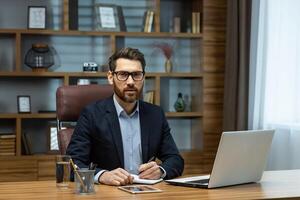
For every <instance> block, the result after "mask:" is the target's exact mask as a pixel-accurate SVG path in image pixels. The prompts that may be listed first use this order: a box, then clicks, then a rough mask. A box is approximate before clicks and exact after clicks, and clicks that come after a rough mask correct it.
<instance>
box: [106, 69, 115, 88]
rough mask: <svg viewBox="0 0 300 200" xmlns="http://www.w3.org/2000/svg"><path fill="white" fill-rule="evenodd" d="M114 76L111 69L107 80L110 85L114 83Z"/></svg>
mask: <svg viewBox="0 0 300 200" xmlns="http://www.w3.org/2000/svg"><path fill="white" fill-rule="evenodd" d="M113 78H114V75H113V73H112V72H111V71H108V72H107V80H108V83H109V84H110V85H113V84H114V81H113Z"/></svg>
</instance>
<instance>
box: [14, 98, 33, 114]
mask: <svg viewBox="0 0 300 200" xmlns="http://www.w3.org/2000/svg"><path fill="white" fill-rule="evenodd" d="M17 102H18V113H31V102H30V96H28V95H18V96H17Z"/></svg>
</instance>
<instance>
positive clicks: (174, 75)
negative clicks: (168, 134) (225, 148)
mask: <svg viewBox="0 0 300 200" xmlns="http://www.w3.org/2000/svg"><path fill="white" fill-rule="evenodd" d="M14 1H15V3H16V2H17V0H12V1H8V0H5V1H4V6H3V8H4V7H5V6H6V7H7V8H10V9H12V5H11V2H14ZM69 1H71V0H57V1H54V0H52V1H41V2H40V3H39V4H38V5H39V6H47V9H48V15H47V19H48V20H51V23H50V22H49V21H48V23H47V29H45V30H28V29H27V28H26V20H24V19H18V18H21V17H22V16H23V17H24V16H26V15H27V13H26V12H27V6H28V5H29V2H26V1H24V2H22V3H21V2H18V4H22V5H19V6H20V8H19V9H20V10H19V11H20V12H19V13H20V16H18V15H17V17H16V18H17V19H15V20H11V24H8V23H2V24H1V23H0V46H1V49H2V50H0V55H4V57H5V59H3V56H2V57H1V56H0V86H1V87H5V88H6V89H5V90H1V92H0V93H1V94H0V108H1V112H0V124H1V125H0V131H2V132H5V131H9V132H13V133H15V135H16V145H15V146H16V156H9V157H10V158H9V162H8V164H7V165H5V166H3V167H0V174H1V175H2V173H3V172H4V171H5V172H6V170H7V169H6V168H5V167H9V166H11V165H12V163H13V162H14V160H15V162H24V163H31V162H35V163H36V164H35V168H34V169H35V170H34V171H33V172H32V173H34V174H35V175H34V176H32V177H33V180H35V179H38V180H42V179H49V178H53V177H54V176H53V175H54V167H53V169H52V166H53V165H52V164H53V163H52V162H53V160H54V157H53V156H51V155H48V154H47V151H46V149H47V148H46V147H45V146H46V145H47V141H46V138H47V134H48V131H49V130H48V129H49V124H51V123H53V122H55V119H56V115H55V113H52V112H48V113H47V112H46V113H45V112H44V111H45V110H49V111H55V92H56V88H57V87H59V86H60V85H73V84H76V83H77V80H78V79H80V78H85V79H90V80H93V81H95V82H97V83H98V84H105V83H106V72H105V69H104V68H105V67H103V69H102V65H104V66H105V64H106V61H107V58H108V57H109V55H110V54H111V53H112V52H114V51H115V50H116V49H118V48H121V47H123V46H131V47H135V48H139V49H140V50H141V51H142V52H143V53H144V54H145V58H146V62H147V66H146V82H145V87H144V94H146V92H147V91H154V94H153V101H154V103H155V104H157V105H160V106H162V108H163V109H164V110H165V112H166V116H167V119H168V121H169V123H170V126H171V130H172V134H173V137H174V138H175V141H176V143H177V145H178V147H179V149H180V151H181V153H182V155H183V156H184V158H185V162H186V167H185V173H189V174H190V173H205V172H208V171H210V168H211V164H212V162H213V159H214V154H215V150H216V146H217V144H218V139H219V137H220V133H221V127H222V122H221V118H222V95H223V74H224V69H223V67H224V62H225V61H224V60H225V50H224V49H225V21H226V20H225V17H226V0H220V1H219V0H192V1H189V2H186V1H181V0H143V1H137V0H126V1H121V0H117V1H114V4H117V5H118V6H121V7H123V12H124V19H125V21H126V26H127V32H116V31H112V32H107V31H97V30H95V20H93V17H94V14H95V13H94V11H93V10H94V7H93V3H92V1H83V0H79V1H78V5H77V7H78V28H77V30H70V28H69V9H70V8H69V3H70V2H69ZM93 2H94V1H93ZM72 3H74V2H72ZM96 3H110V4H111V2H110V1H106V0H103V1H96ZM128 4H130V5H128ZM149 10H151V11H153V12H154V16H153V27H152V30H151V32H144V31H142V29H143V28H144V26H143V15H144V13H145V12H147V11H149ZM0 11H1V10H0ZM192 12H198V13H200V30H201V31H200V32H197V33H193V32H192V27H191V26H192ZM4 16H5V12H4ZM188 16H190V17H188ZM174 17H177V18H178V17H179V18H180V23H181V24H180V30H181V32H173V28H174V27H173V25H172V24H171V23H170V22H169V21H173V19H174ZM16 21H18V22H16ZM148 28H149V27H148ZM72 29H73V28H72ZM39 41H45V42H46V43H48V44H50V45H51V46H53V47H54V48H55V50H56V52H57V54H58V55H59V64H58V66H54V67H51V68H49V70H48V71H47V72H32V71H31V69H30V68H28V67H26V66H25V65H24V62H23V60H24V56H25V53H26V51H27V50H28V49H29V47H30V46H31V44H32V43H34V42H39ZM160 42H168V43H170V44H172V45H173V47H174V50H175V54H174V57H173V58H174V60H173V62H174V63H175V64H174V66H173V70H172V72H170V73H166V72H165V71H164V57H163V56H162V55H161V53H159V52H158V51H157V50H155V48H154V46H153V44H154V43H160ZM4 46H5V47H6V48H2V47H4ZM3 49H5V51H4V50H3ZM85 61H95V62H97V63H98V64H99V66H100V70H99V72H96V73H85V72H82V64H83V62H85ZM178 92H182V93H183V94H184V95H186V103H187V104H188V105H187V109H186V110H185V111H184V112H175V110H174V108H173V104H174V102H175V101H176V97H177V94H178ZM18 94H28V95H30V96H31V104H32V105H31V106H32V112H31V113H29V114H19V113H17V106H16V102H17V99H16V96H17V95H18ZM39 111H43V112H39ZM24 132H32V134H33V135H34V137H35V138H36V141H34V142H33V145H39V146H41V147H40V148H37V149H38V152H37V153H36V154H35V155H25V151H24V147H23V146H22V134H23V133H24ZM39 151H41V152H42V153H41V152H39ZM7 157H8V156H0V162H1V163H2V160H5V159H6V158H7ZM46 158H48V160H47V159H46ZM22 159H23V161H22ZM46 160H47V161H46ZM30 165H31V164H30ZM42 166H46V167H49V169H47V171H46V172H45V170H44V171H43V169H42ZM14 170H15V169H11V171H14ZM40 170H42V171H43V173H44V172H45V174H43V173H42V172H40ZM39 174H42V175H41V176H39ZM20 176H21V175H20ZM27 178H28V177H25V178H24V180H27ZM0 181H1V179H0Z"/></svg>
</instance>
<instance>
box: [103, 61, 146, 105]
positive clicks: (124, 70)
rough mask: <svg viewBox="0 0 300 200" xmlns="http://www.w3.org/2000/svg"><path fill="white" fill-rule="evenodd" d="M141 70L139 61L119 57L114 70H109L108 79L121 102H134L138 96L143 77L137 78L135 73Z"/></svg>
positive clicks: (141, 88) (142, 84)
mask: <svg viewBox="0 0 300 200" xmlns="http://www.w3.org/2000/svg"><path fill="white" fill-rule="evenodd" d="M141 72H143V68H142V65H141V63H140V62H139V61H136V60H129V59H125V58H119V59H118V60H117V61H116V69H115V71H114V72H109V75H108V80H109V82H110V83H111V84H112V85H113V88H114V92H115V94H116V95H117V97H118V99H119V100H121V101H122V102H123V103H134V102H135V101H136V100H138V99H139V98H140V95H141V92H142V90H143V86H144V78H142V79H141V80H140V79H137V78H136V77H137V76H136V75H137V74H138V73H141ZM125 79H126V80H125Z"/></svg>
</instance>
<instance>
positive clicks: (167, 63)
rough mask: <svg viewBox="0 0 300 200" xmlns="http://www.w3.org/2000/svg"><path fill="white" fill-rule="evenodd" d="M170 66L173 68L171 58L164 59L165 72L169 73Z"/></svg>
mask: <svg viewBox="0 0 300 200" xmlns="http://www.w3.org/2000/svg"><path fill="white" fill-rule="evenodd" d="M172 68H173V63H172V61H171V59H166V61H165V71H166V72H167V73H170V72H172Z"/></svg>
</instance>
